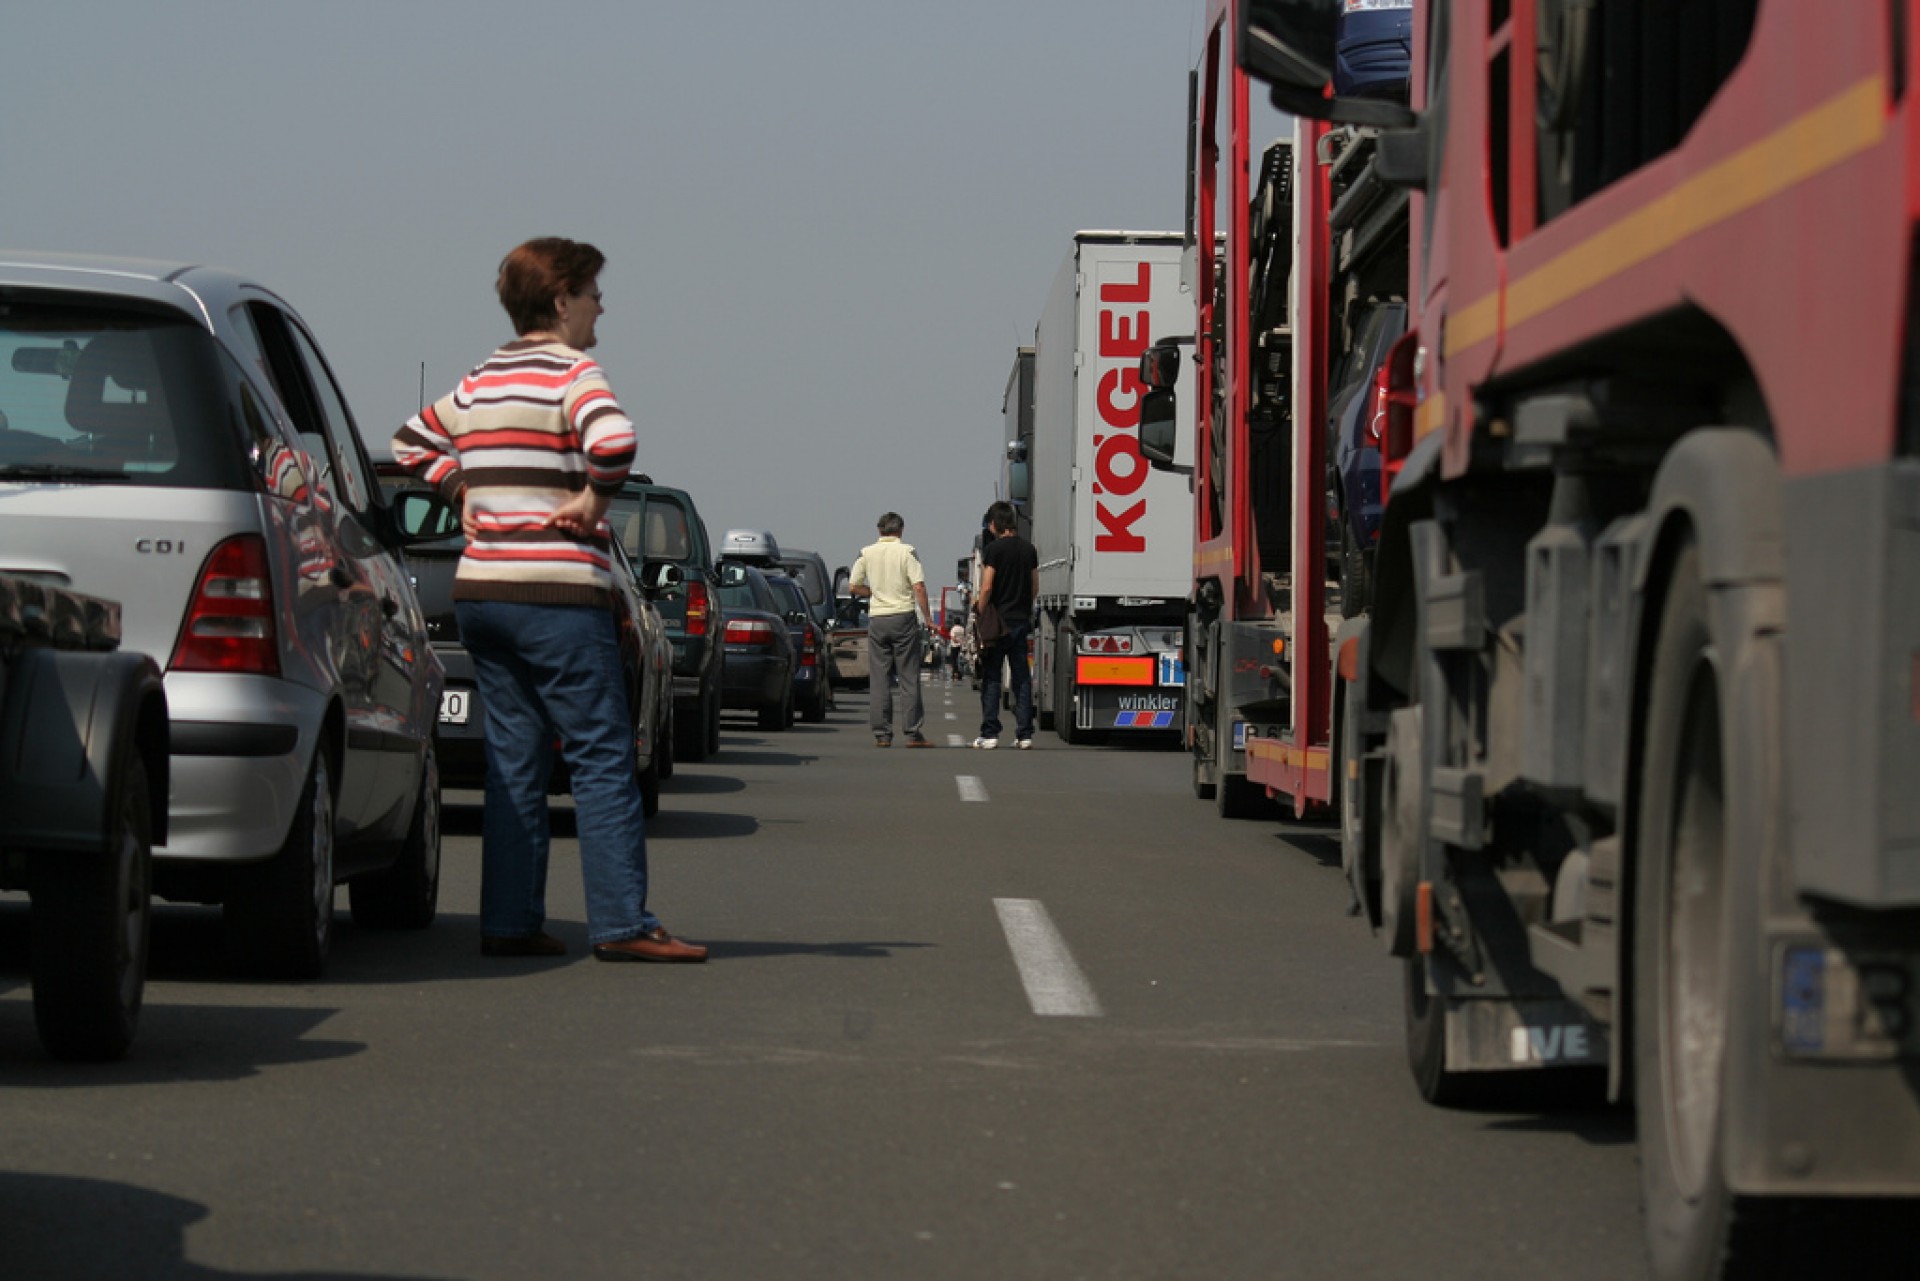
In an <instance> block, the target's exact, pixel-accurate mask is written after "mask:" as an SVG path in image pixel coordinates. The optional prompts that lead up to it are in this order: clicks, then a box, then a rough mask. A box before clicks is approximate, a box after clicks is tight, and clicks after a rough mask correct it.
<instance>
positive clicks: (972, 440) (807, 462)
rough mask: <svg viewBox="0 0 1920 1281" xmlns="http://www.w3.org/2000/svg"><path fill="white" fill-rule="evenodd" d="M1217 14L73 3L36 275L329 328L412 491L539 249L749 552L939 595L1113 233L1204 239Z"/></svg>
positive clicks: (55, 51)
mask: <svg viewBox="0 0 1920 1281" xmlns="http://www.w3.org/2000/svg"><path fill="white" fill-rule="evenodd" d="M1202 8H1203V5H1202V2H1201V0H949V2H948V3H942V4H935V3H922V2H920V0H736V2H735V3H687V2H686V0H676V2H675V3H661V2H657V0H623V2H616V0H608V2H606V3H589V2H587V0H546V2H545V3H542V4H538V5H528V4H526V3H524V0H522V2H520V3H499V2H496V0H485V2H480V0H474V2H470V3H451V2H443V0H377V2H374V0H324V2H321V0H307V2H304V3H280V2H267V0H256V2H254V3H239V2H224V0H223V2H215V0H195V2H179V0H169V2H167V3H154V2H153V0H120V2H111V0H98V2H94V3H88V2H85V0H82V2H78V3H75V2H70V0H63V2H62V3H57V4H43V5H31V6H28V5H20V6H13V7H12V8H11V11H10V12H9V13H8V16H7V21H6V30H5V39H4V41H0V247H5V248H14V249H47V250H70V251H85V252H103V253H115V254H130V255H135V256H140V257H152V258H165V259H179V260H192V261H201V262H209V263H213V264H216V265H220V266H226V267H232V268H235V269H238V270H241V271H244V272H248V273H250V274H253V275H256V276H258V277H259V278H260V279H262V280H263V281H264V282H265V283H266V284H268V285H269V286H271V287H272V288H274V289H276V290H277V291H279V292H280V293H282V294H283V295H284V296H285V297H286V298H287V299H288V300H289V301H291V302H292V303H293V304H294V306H295V307H297V308H298V309H299V310H300V311H301V313H302V314H303V315H305V316H306V318H307V320H308V321H309V322H310V323H311V324H312V325H313V327H314V329H315V331H316V333H317V335H318V336H319V338H320V341H321V343H322V345H323V346H324V347H325V348H326V350H327V352H328V355H329V357H330V358H331V360H332V361H333V363H334V365H335V370H336V372H337V374H338V375H339V377H340V379H341V381H342V383H343V384H344V385H345V388H346V391H347V394H348V397H349V399H350V400H351V402H352V405H353V408H354V412H355V415H356V417H357V418H358V419H359V422H360V426H361V430H362V432H363V433H364V434H365V436H366V437H367V440H368V443H369V445H371V446H372V447H373V448H374V450H375V452H376V453H382V454H384V453H385V451H386V443H387V440H388V438H389V437H390V436H391V434H392V431H393V429H394V428H395V427H396V426H398V424H399V423H400V422H401V421H402V420H403V419H404V418H405V417H406V415H408V414H410V413H412V412H413V411H414V409H415V408H416V407H417V401H418V396H419V381H420V364H421V362H422V361H424V362H425V363H426V383H427V394H428V396H429V397H430V398H431V397H433V396H435V395H438V394H439V393H441V392H442V391H444V390H445V389H446V388H448V387H450V386H451V385H452V384H453V382H455V381H456V380H457V379H458V378H459V376H460V375H461V374H462V373H464V372H465V371H466V370H467V369H468V368H469V367H470V366H471V365H473V364H474V363H475V362H477V361H478V360H479V359H480V358H481V357H483V356H484V355H485V354H486V353H487V352H488V351H489V350H491V348H492V346H493V345H494V344H495V343H497V342H498V341H501V340H502V339H504V338H506V337H508V336H510V329H509V327H508V325H507V323H506V318H505V316H504V314H503V313H502V312H501V311H500V309H499V306H498V304H497V303H496V302H495V300H494V298H493V295H492V282H493V272H494V267H495V265H496V264H497V262H498V261H499V258H500V256H501V254H503V253H504V252H505V251H506V250H507V249H508V248H510V247H511V246H513V245H514V244H516V243H518V242H519V241H521V240H523V239H526V238H527V237H529V236H534V235H566V236H571V237H574V238H576V239H584V240H590V241H593V242H594V243H595V244H597V245H599V246H600V248H601V249H602V250H604V251H605V252H606V253H607V255H608V258H609V260H610V261H609V266H608V269H607V271H606V274H605V275H604V276H603V277H602V279H601V286H602V288H603V290H604V291H605V295H606V303H607V308H608V312H607V316H606V318H605V319H604V320H603V321H602V322H601V326H600V346H599V349H598V351H597V353H596V354H597V355H598V356H599V357H600V359H601V361H602V363H603V364H604V365H605V366H606V368H607V371H608V374H609V376H610V377H611V379H612V381H613V385H614V388H615V390H616V392H617V393H618V394H619V396H620V398H621V400H622V401H623V402H624V403H625V405H626V406H627V408H628V410H629V412H630V413H631V414H632V416H633V417H634V419H635V420H636V422H638V424H639V425H640V430H641V446H640V463H639V466H640V467H641V468H642V469H643V470H645V471H647V472H650V473H651V474H652V475H653V476H654V477H655V478H656V479H658V480H660V481H662V482H665V483H670V484H677V485H681V486H683V487H685V488H687V489H689V490H691V491H693V493H694V495H695V498H696V499H697V501H698V502H699V503H700V505H701V508H702V511H703V514H704V515H705V516H706V519H707V523H708V525H709V526H710V527H711V529H712V531H713V534H714V536H715V537H716V538H717V537H719V536H720V534H721V533H722V532H723V531H724V530H726V529H728V528H732V527H737V526H750V527H756V528H769V529H772V530H773V531H774V532H775V534H776V535H777V536H778V537H779V538H780V539H781V540H782V541H783V542H786V543H789V544H792V545H795V546H808V547H813V548H816V549H818V550H819V551H820V552H821V553H822V554H823V555H824V556H825V557H826V558H827V561H828V564H829V565H837V564H845V563H848V562H850V561H851V559H852V557H853V555H854V554H855V553H856V552H857V551H858V549H859V548H860V546H861V545H862V544H864V543H865V542H867V541H870V540H871V538H872V536H873V524H874V519H875V517H877V516H878V515H879V514H880V512H882V511H884V510H887V509H894V510H897V511H899V512H901V513H902V514H903V515H904V516H905V517H906V519H907V539H908V541H910V542H913V543H915V544H916V545H918V546H919V548H920V550H921V555H922V559H923V561H924V563H925V564H926V566H927V570H928V578H929V581H930V583H932V584H936V585H937V584H944V583H948V582H951V581H952V578H953V565H954V562H955V560H957V559H958V558H959V557H960V556H961V555H962V554H963V553H964V552H965V550H966V547H967V544H968V539H969V537H970V535H971V533H972V531H973V530H974V529H975V528H977V526H978V521H979V517H980V514H981V512H982V511H983V510H984V509H985V507H986V505H987V503H988V502H990V501H991V500H992V498H993V492H992V485H993V477H994V474H995V459H996V453H997V446H996V441H997V438H998V435H999V421H1000V398H1001V393H1002V390H1003V387H1004V384H1005V381H1006V376H1007V371H1008V369H1009V367H1010V365H1011V363H1012V359H1013V350H1014V348H1015V347H1016V346H1017V345H1019V344H1020V343H1022V342H1028V341H1031V339H1032V334H1033V325H1034V322H1035V320H1036V319H1037V318H1038V316H1039V312H1040V306H1041V302H1042V301H1043V299H1044V296H1045V293H1046V289H1047V286H1048V284H1049V283H1050V281H1051V280H1052V277H1053V273H1054V272H1055V270H1056V269H1057V268H1058V267H1059V265H1060V263H1061V261H1062V259H1063V257H1064V255H1065V253H1066V251H1067V248H1068V245H1069V238H1070V236H1071V235H1072V233H1073V232H1074V231H1075V230H1076V229H1079V228H1085V227H1101V228H1113V227H1125V228H1133V229H1140V230H1158V229H1177V228H1178V226H1179V224H1180V221H1181V218H1182V205H1183V201H1184V198H1185V187H1184V181H1183V177H1182V171H1183V167H1184V163H1185V147H1186V142H1185V125H1186V121H1185V117H1186V73H1187V69H1188V67H1189V66H1190V65H1191V64H1192V63H1193V61H1194V60H1195V57H1196V50H1195V48H1194V45H1195V42H1196V40H1197V38H1198V37H1197V33H1198V30H1199V27H1200V24H1201V20H1202V14H1201V11H1202Z"/></svg>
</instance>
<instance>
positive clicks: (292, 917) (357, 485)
mask: <svg viewBox="0 0 1920 1281" xmlns="http://www.w3.org/2000/svg"><path fill="white" fill-rule="evenodd" d="M407 501H408V502H409V503H414V504H421V505H430V504H432V503H433V502H435V501H436V500H433V499H431V498H429V497H428V496H427V495H424V494H416V495H413V496H411V497H410V498H409V499H408V500H407ZM444 515H445V513H444V511H442V512H439V513H435V512H431V511H427V510H420V511H413V512H410V516H411V521H410V526H409V527H410V528H415V529H418V528H422V527H423V526H432V525H434V524H435V523H436V521H440V522H442V523H444ZM400 526H401V523H400V522H399V521H398V520H396V518H395V516H394V514H393V512H392V511H391V510H390V509H389V508H388V506H387V504H386V500H385V499H384V498H383V497H382V495H381V491H380V487H379V485H378V483H377V481H376V479H375V475H374V470H373V467H372V465H371V463H370V462H369V460H368V457H367V453H366V450H365V448H364V446H363V445H362V442H361V440H360V438H359V435H358V433H357V431H356V430H355V428H354V423H353V419H352V416H351V415H350V414H349V412H348V410H347V404H346V400H345V398H344V397H343V396H342V395H341V394H340V389H339V386H338V384H337V383H336V382H335V381H334V378H333V376H332V374H331V373H330V372H329V370H328V368H327V364H326V361H325V359H324V358H323V357H322V356H321V354H320V348H319V345H318V344H317V343H316V342H315V341H314V339H313V335H312V334H311V333H310V332H309V330H308V329H307V326H306V325H305V323H304V322H302V321H301V319H300V317H299V316H298V315H297V314H296V313H295V312H294V310H293V308H291V307H290V306H288V305H287V303H286V302H285V301H284V300H282V299H281V298H279V297H278V296H276V295H275V294H273V293H272V292H270V291H269V290H267V289H265V288H262V287H261V286H259V285H257V284H254V283H253V282H251V281H249V280H246V279H243V278H241V277H238V276H235V275H231V274H229V273H226V272H222V271H215V270H210V269H208V268H204V267H190V266H173V265H165V264H157V263H150V262H128V261H117V260H101V259H89V258H77V257H67V256H59V257H54V256H46V255H38V254H7V253H0V572H7V573H14V574H20V575H26V576H28V577H32V578H38V579H40V580H42V581H47V582H52V583H56V584H62V585H64V584H74V585H84V589H85V590H86V591H88V592H91V593H93V594H95V595H99V596H104V597H107V598H110V599H113V600H117V601H119V602H120V604H121V607H122V615H121V628H122V645H123V646H124V647H125V648H126V649H128V650H133V651H139V652H145V653H147V654H150V655H152V656H153V657H154V658H155V659H156V660H157V661H158V662H159V664H160V666H161V667H162V668H163V669H164V671H165V684H166V693H167V702H168V706H169V709H170V711H171V717H172V719H171V745H170V752H169V765H170V770H171V780H172V787H171V795H170V800H169V807H168V820H167V839H166V843H165V844H164V845H160V846H156V847H155V849H154V890H155V892H156V893H158V894H159V895H161V896H162V897H164V898H169V899H175V900H179V901H187V902H198V903H219V904H221V905H222V906H223V909H224V919H225V924H226V927H227V935H228V939H229V942H230V944H231V951H232V952H233V954H234V957H235V959H236V961H237V962H239V964H240V965H241V967H242V968H243V969H245V970H246V971H248V972H252V973H257V974H262V975H268V976H276V977H287V978H311V977H314V976H316V975H318V974H319V973H320V972H321V970H322V969H323V967H324V966H325V964H326V959H327V953H328V951H329V948H330V946H331V942H332V933H333V898H334V887H335V885H336V883H338V882H340V881H345V882H346V883H347V884H348V887H349V897H350V902H351V904H352V908H353V916H354V920H355V922H356V923H359V924H365V925H373V926H386V927H396V928H422V927H425V926H426V925H428V924H430V923H431V922H432V920H433V917H434V911H435V905H436V901H437V896H438V891H439V871H440V786H439V778H438V772H437V769H436V766H435V762H434V756H433V724H434V718H435V715H436V712H437V710H438V707H439V700H440V688H441V684H442V673H441V670H440V666H439V663H438V661H437V660H436V659H435V658H434V656H433V650H432V648H431V647H430V646H429V645H428V644H427V637H426V626H425V621H424V619H423V618H422V615H421V611H420V607H419V604H418V602H417V601H416V599H415V597H414V592H413V588H412V586H411V584H410V583H409V581H408V578H407V574H406V571H405V567H404V565H403V563H402V560H401V557H400V555H399V554H398V553H399V549H400V548H401V547H402V546H404V545H405V544H406V543H407V542H409V541H410V540H409V537H408V535H407V534H406V533H404V532H403V531H402V529H401V527H400Z"/></svg>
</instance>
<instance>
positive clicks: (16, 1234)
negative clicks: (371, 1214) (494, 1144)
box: [0, 1171, 430, 1281]
mask: <svg viewBox="0 0 1920 1281" xmlns="http://www.w3.org/2000/svg"><path fill="white" fill-rule="evenodd" d="M211 1213H212V1211H210V1210H209V1209H208V1208H207V1207H206V1206H204V1205H201V1204H200V1203H199V1202H197V1201H189V1200H186V1199H185V1198H183V1197H177V1196H170V1195H168V1194H167V1193H164V1192H154V1191H151V1190H150V1189H147V1188H139V1187H134V1186H133V1185H131V1184H127V1183H110V1182H107V1181H106V1180H103V1179H75V1178H68V1177H65V1176H63V1175H54V1174H26V1173H20V1172H15V1171H0V1223H5V1224H6V1228H5V1248H6V1274H7V1275H8V1276H9V1277H19V1278H22V1279H23V1281H24V1279H25V1278H29V1277H58V1278H60V1281H126V1279H127V1278H134V1277H139V1278H153V1279H154V1281H430V1279H429V1278H425V1277H412V1278H403V1277H400V1276H398V1275H397V1274H394V1273H374V1272H226V1271H223V1270H221V1269H219V1268H208V1267H202V1266H200V1265H199V1264H196V1263H194V1262H193V1261H192V1260H190V1259H188V1258H187V1257H186V1253H187V1251H186V1234H187V1229H188V1228H190V1227H192V1226H193V1225H194V1224H196V1223H199V1222H200V1221H201V1220H203V1219H205V1218H207V1217H208V1216H209V1215H210V1214H211Z"/></svg>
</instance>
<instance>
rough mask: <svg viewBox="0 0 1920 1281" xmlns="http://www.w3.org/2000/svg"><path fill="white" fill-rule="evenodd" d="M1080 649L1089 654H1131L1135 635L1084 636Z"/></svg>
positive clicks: (1081, 639)
mask: <svg viewBox="0 0 1920 1281" xmlns="http://www.w3.org/2000/svg"><path fill="white" fill-rule="evenodd" d="M1080 649H1081V651H1082V652H1083V653H1088V654H1131V653H1133V637H1131V636H1082V637H1081V638H1080Z"/></svg>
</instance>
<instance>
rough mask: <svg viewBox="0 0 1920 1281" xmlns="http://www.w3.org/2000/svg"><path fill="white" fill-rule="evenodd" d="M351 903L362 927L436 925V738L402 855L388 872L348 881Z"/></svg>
mask: <svg viewBox="0 0 1920 1281" xmlns="http://www.w3.org/2000/svg"><path fill="white" fill-rule="evenodd" d="M347 903H348V906H349V907H351V908H352V910H353V923H354V924H355V925H358V926H360V927H361V928H362V929H373V930H424V929H426V928H427V927H428V926H429V925H432V924H433V918H434V915H435V913H436V912H437V911H438V909H439V903H440V760H439V757H438V756H437V755H436V754H435V752H434V750H433V745H432V744H431V743H429V744H428V745H427V755H426V759H425V760H424V761H423V762H422V767H421V770H420V795H419V797H418V798H416V799H415V801H414V803H413V822H412V823H410V824H408V826H407V839H406V841H405V842H404V843H403V844H402V845H401V847H400V857H399V858H397V859H396V860H394V864H393V866H392V867H390V868H388V869H387V870H386V871H384V872H369V873H367V874H365V875H362V876H356V877H354V878H353V879H352V880H351V881H348V882H347Z"/></svg>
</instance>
